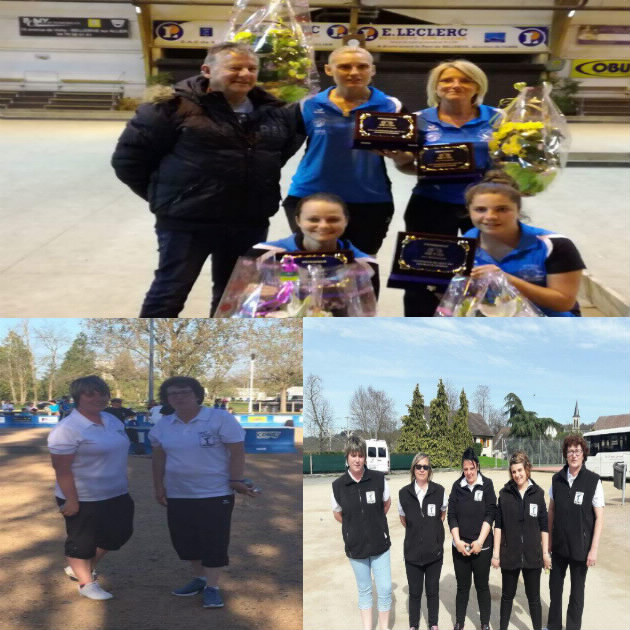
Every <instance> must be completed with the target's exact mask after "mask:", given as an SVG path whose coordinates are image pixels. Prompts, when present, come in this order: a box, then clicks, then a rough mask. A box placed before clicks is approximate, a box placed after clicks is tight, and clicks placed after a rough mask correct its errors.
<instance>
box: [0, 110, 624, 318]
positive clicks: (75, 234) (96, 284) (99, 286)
mask: <svg viewBox="0 0 630 630" xmlns="http://www.w3.org/2000/svg"><path fill="white" fill-rule="evenodd" d="M124 124H125V123H124V121H118V120H117V121H87V120H80V121H73V120H9V119H4V118H0V134H1V136H2V140H3V150H2V152H1V153H0V224H1V225H2V245H1V247H0V282H1V284H2V287H3V294H2V300H1V302H0V316H5V317H133V316H136V315H137V314H138V312H139V308H140V304H141V302H142V299H143V297H144V293H145V291H146V289H147V288H148V286H149V284H150V282H151V278H152V274H153V269H154V266H155V263H156V261H157V252H156V243H155V237H154V234H153V221H152V218H151V215H150V213H149V212H148V210H147V208H146V204H145V202H144V201H143V200H142V199H140V198H139V197H137V196H135V195H134V194H133V193H132V192H131V191H129V190H128V189H127V188H126V187H125V186H124V185H122V184H121V183H120V182H119V181H118V180H117V179H116V178H115V177H114V174H113V171H112V169H111V167H110V166H109V159H110V156H111V152H112V150H113V148H114V145H115V143H116V140H117V138H118V136H119V134H120V132H121V130H122V128H123V127H124ZM571 128H572V133H573V137H574V143H573V149H572V150H573V151H575V152H579V153H580V154H581V155H582V154H584V153H587V154H593V155H595V154H596V153H597V154H601V153H606V154H609V155H611V154H612V155H617V156H624V155H627V153H626V152H627V151H628V139H629V137H630V126H629V125H622V124H599V125H597V124H591V123H575V124H572V125H571ZM297 161H298V157H296V158H294V159H293V160H291V161H290V162H289V163H288V164H287V166H286V167H285V169H284V172H283V178H282V188H283V191H285V192H286V190H287V187H288V183H289V181H290V177H291V175H292V174H293V172H294V171H295V167H296V165H297ZM390 174H391V178H392V183H393V190H394V196H395V202H396V214H395V216H394V220H393V222H392V225H391V228H390V233H389V235H388V238H387V240H386V242H385V244H384V246H383V248H382V250H381V252H380V253H379V262H380V267H381V276H382V282H381V286H384V285H385V282H386V279H387V275H388V274H389V270H390V267H391V261H392V257H393V247H394V241H395V233H396V232H397V231H398V230H401V229H403V218H402V217H403V212H404V209H405V206H406V203H407V201H408V198H409V194H410V191H411V188H412V186H413V178H412V177H410V176H407V175H402V174H400V173H398V172H397V171H395V170H392V171H391V172H390ZM629 176H630V169H628V168H568V169H567V170H566V171H565V173H564V174H563V175H562V176H561V177H560V178H559V179H558V180H557V182H556V183H555V184H554V186H553V187H551V188H550V189H549V190H548V191H547V192H545V193H544V194H542V195H540V196H537V197H534V198H532V199H528V200H526V203H525V210H526V212H527V213H528V214H529V215H530V217H531V220H532V223H533V224H535V225H540V226H542V227H546V228H549V229H554V230H558V231H560V232H562V233H564V234H566V235H567V236H570V237H571V238H573V239H574V241H575V242H576V244H577V246H578V247H579V249H580V251H581V253H582V255H583V257H584V260H585V262H586V265H587V267H588V270H589V274H590V275H589V279H588V280H587V281H586V282H585V283H584V288H585V290H586V291H587V292H588V294H589V299H590V301H591V302H594V303H595V304H596V306H597V308H598V309H599V311H601V312H602V313H604V314H607V315H619V314H627V311H628V305H630V229H629V215H630V213H629V212H628V210H629V204H630V202H629V198H628V195H627V190H628V179H629ZM286 235H287V224H286V220H285V218H284V214H283V213H282V212H280V213H278V214H277V215H276V216H275V217H274V218H273V220H272V224H271V229H270V238H281V237H283V236H286ZM591 278H592V280H591ZM209 295H210V281H209V270H208V267H207V266H206V269H205V270H204V271H203V272H202V275H201V277H200V279H199V281H198V282H197V284H196V286H195V287H194V289H193V291H192V293H191V295H190V298H189V300H188V303H187V306H186V308H185V310H184V311H183V313H182V316H184V317H204V316H207V313H208V304H209V299H210V298H209ZM379 314H380V315H383V316H400V315H402V292H401V291H400V290H396V289H384V290H383V291H382V295H381V299H380V303H379ZM594 314H597V312H595V313H594Z"/></svg>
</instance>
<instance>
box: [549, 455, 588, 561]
mask: <svg viewBox="0 0 630 630" xmlns="http://www.w3.org/2000/svg"><path fill="white" fill-rule="evenodd" d="M567 470H568V466H566V465H565V467H564V468H563V469H562V470H561V471H560V472H557V473H556V474H555V475H554V476H553V478H552V480H551V487H552V493H553V502H554V517H553V532H552V536H551V544H552V551H553V553H557V554H559V555H561V556H563V557H565V558H569V559H570V560H578V561H585V560H586V556H588V552H589V549H590V548H591V542H592V540H593V527H594V525H595V511H594V510H593V496H594V495H595V490H596V489H597V482H598V481H599V475H596V474H595V473H594V472H591V471H590V470H587V469H586V468H585V467H584V466H582V468H581V469H580V472H579V473H578V476H577V477H576V478H575V479H574V480H573V485H572V486H571V487H570V488H569V482H568V481H567Z"/></svg>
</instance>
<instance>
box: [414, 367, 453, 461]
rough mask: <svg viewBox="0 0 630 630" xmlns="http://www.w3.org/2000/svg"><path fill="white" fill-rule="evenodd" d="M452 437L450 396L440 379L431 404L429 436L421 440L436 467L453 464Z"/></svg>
mask: <svg viewBox="0 0 630 630" xmlns="http://www.w3.org/2000/svg"><path fill="white" fill-rule="evenodd" d="M450 437H451V434H450V427H449V422H448V397H447V395H446V388H445V386H444V383H443V382H442V379H440V381H439V382H438V389H437V395H436V397H435V398H434V399H433V400H432V401H431V404H430V405H429V431H428V436H427V437H426V438H425V439H424V440H422V442H421V448H422V450H423V451H424V452H425V453H427V454H428V455H430V456H431V464H432V465H433V466H434V467H435V468H445V467H447V466H450V464H451V462H450V458H449V452H450V450H451V447H450V446H449V441H450Z"/></svg>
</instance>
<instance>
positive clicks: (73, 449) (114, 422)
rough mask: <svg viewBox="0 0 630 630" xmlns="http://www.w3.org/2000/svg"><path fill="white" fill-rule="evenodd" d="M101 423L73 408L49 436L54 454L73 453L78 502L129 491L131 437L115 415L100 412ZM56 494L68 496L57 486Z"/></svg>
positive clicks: (101, 498)
mask: <svg viewBox="0 0 630 630" xmlns="http://www.w3.org/2000/svg"><path fill="white" fill-rule="evenodd" d="M101 420H102V422H103V424H102V425H100V424H96V423H95V422H92V421H91V420H89V419H88V418H86V417H85V416H84V415H83V414H81V413H79V411H78V410H77V409H73V410H72V411H71V412H70V414H68V415H67V416H66V417H65V418H64V419H63V420H62V421H61V422H60V423H59V424H58V425H57V426H55V427H54V428H53V430H52V431H51V432H50V433H49V435H48V449H49V451H50V452H51V453H52V454H53V455H72V454H74V456H75V457H74V460H73V461H72V475H73V477H74V485H75V486H76V489H77V494H78V498H79V501H104V500H105V499H111V498H113V497H118V496H120V495H122V494H127V492H128V491H129V487H128V484H127V457H128V454H129V438H128V437H127V434H126V433H125V427H124V426H123V424H122V422H121V421H120V420H119V419H118V418H116V417H115V416H113V415H111V414H109V413H105V412H104V411H102V412H101ZM55 495H56V496H58V497H59V498H61V499H65V498H66V496H65V495H64V493H63V492H62V490H61V488H60V487H59V483H56V485H55Z"/></svg>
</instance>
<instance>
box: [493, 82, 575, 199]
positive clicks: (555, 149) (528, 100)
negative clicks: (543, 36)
mask: <svg viewBox="0 0 630 630" xmlns="http://www.w3.org/2000/svg"><path fill="white" fill-rule="evenodd" d="M514 87H515V88H517V89H519V90H520V93H519V95H518V96H517V97H516V98H515V99H513V100H512V101H511V102H510V103H509V104H508V106H507V107H506V108H505V110H503V111H502V112H501V114H500V115H499V116H498V117H497V119H496V120H495V122H494V128H495V129H494V132H493V134H492V137H491V139H490V141H489V142H488V148H489V150H490V155H491V157H492V158H493V160H494V161H495V162H497V163H498V165H499V166H500V168H502V169H503V170H504V171H505V172H506V173H508V175H510V176H511V177H512V178H514V180H515V181H516V183H517V184H518V186H519V189H520V191H521V193H522V194H523V195H526V196H527V195H530V196H531V195H536V194H538V193H540V192H542V191H544V190H545V189H546V188H547V187H548V186H549V184H551V182H552V181H553V180H554V179H555V178H556V177H557V175H558V173H559V172H560V171H561V169H562V168H563V166H564V163H565V162H566V152H567V150H568V145H569V133H568V128H567V125H566V121H565V119H564V116H563V115H562V114H561V113H560V112H559V110H558V109H557V107H556V106H555V104H554V103H553V101H552V100H551V97H550V96H549V92H550V89H551V88H550V86H549V85H548V84H543V86H536V87H526V86H524V85H523V84H518V83H517V84H516V85H515V86H514Z"/></svg>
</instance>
